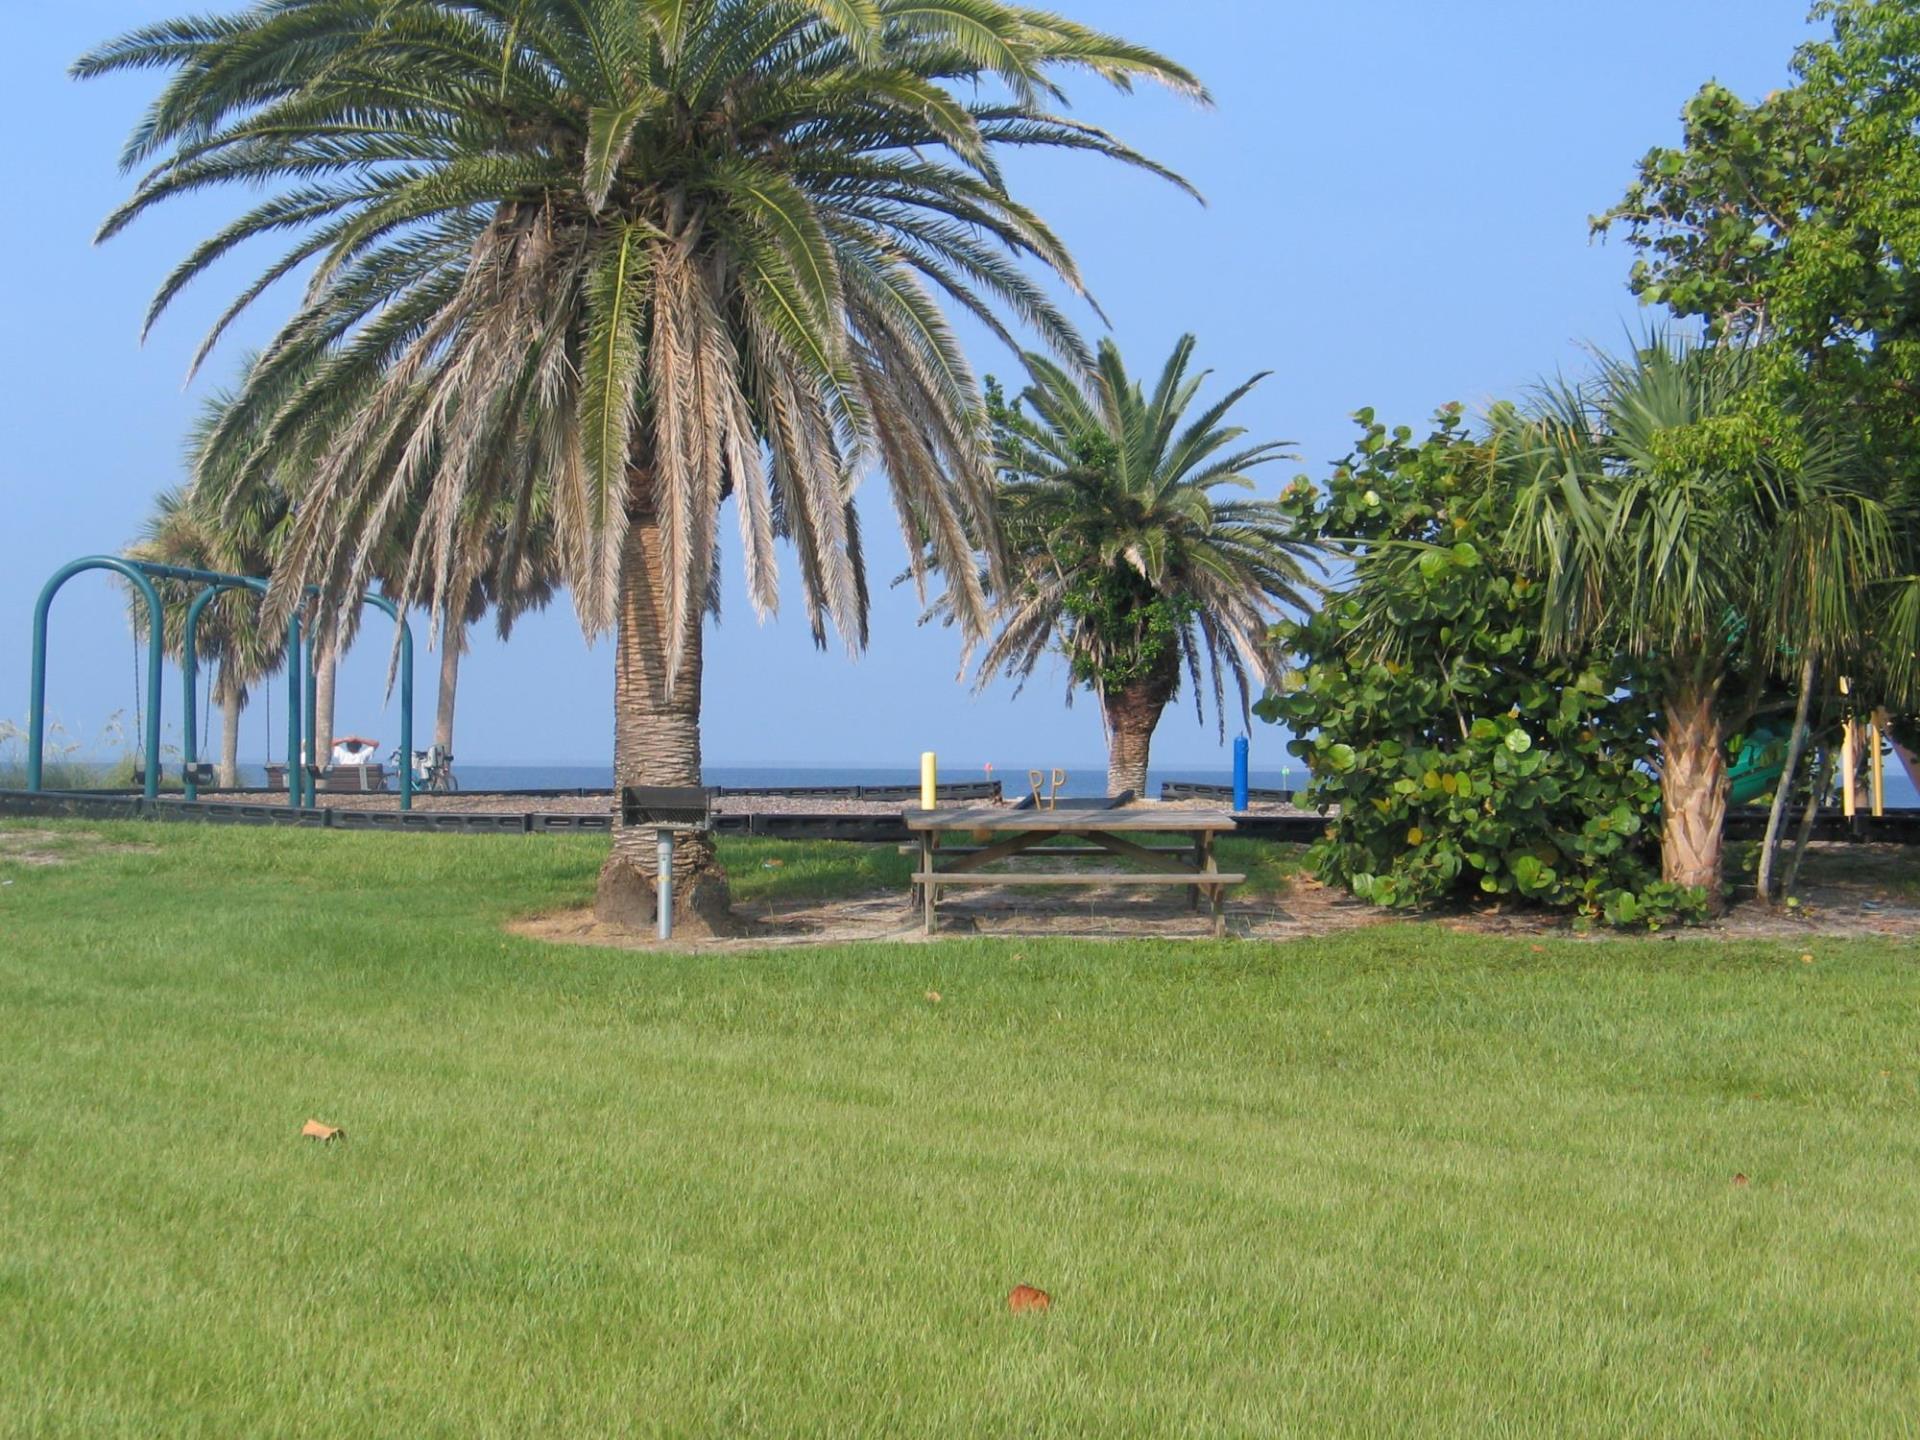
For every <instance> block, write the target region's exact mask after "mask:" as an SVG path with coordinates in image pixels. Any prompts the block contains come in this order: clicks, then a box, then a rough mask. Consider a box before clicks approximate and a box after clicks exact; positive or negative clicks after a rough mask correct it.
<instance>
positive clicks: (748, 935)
mask: <svg viewBox="0 0 1920 1440" xmlns="http://www.w3.org/2000/svg"><path fill="white" fill-rule="evenodd" d="M1816 862H1817V863H1816ZM1809 869H1810V871H1813V872H1814V875H1815V878H1814V882H1813V883H1811V884H1808V885H1805V886H1803V887H1802V899H1803V903H1802V904H1801V905H1800V906H1798V907H1797V908H1794V909H1787V908H1785V907H1768V906H1765V905H1761V904H1759V903H1758V902H1757V901H1755V900H1752V899H1751V898H1748V899H1745V900H1738V901H1737V902H1736V903H1735V904H1734V905H1733V906H1732V907H1731V908H1730V909H1729V910H1728V912H1727V913H1726V915H1725V916H1723V917H1722V918H1721V919H1720V920H1719V921H1717V922H1715V923H1714V924H1712V925H1699V926H1687V927H1681V928H1678V929H1673V930H1667V931H1663V932H1661V933H1662V938H1666V939H1672V940H1684V941H1703V940H1782V941H1794V940H1806V939H1813V938H1815V937H1824V938H1842V939H1844V938H1861V939H1867V938H1876V937H1877V938H1905V937H1915V938H1920V852H1916V851H1914V850H1910V849H1902V848H1900V847H1897V846H1865V845H1847V846H1821V847H1816V850H1815V855H1814V856H1813V857H1811V858H1810V863H1809ZM735 913H736V914H737V915H738V916H739V917H740V919H741V921H742V924H743V927H744V929H745V933H744V934H742V935H740V936H737V937H729V938H727V939H723V940H708V941H694V940H688V941H680V940H675V941H671V942H668V944H666V945H664V946H663V945H661V943H660V942H659V941H657V940H655V939H654V938H653V937H652V936H650V935H644V934H635V933H634V932H632V931H630V930H625V929H621V928H620V927H617V926H609V925H603V924H601V923H600V922H599V921H598V920H596V919H595V918H594V915H593V912H592V910H591V909H586V908H583V909H578V910H566V911H560V912H556V913H553V914H547V915H539V916H534V917H532V918H530V919H526V920H520V921H516V922H514V923H513V924H511V925H510V926H509V927H508V928H509V930H510V931H511V932H512V933H514V934H516V935H522V936H526V937H527V938H529V939H534V940H543V941H547V942H549V943H554V944H564V945H595V946H602V947H609V948H614V949H622V950H656V949H667V950H672V951H676V952H698V953H708V952H715V953H725V952H728V951H740V952H746V951H756V950H768V949H778V948H782V947H787V946H803V945H853V944H864V943H874V942H885V943H891V944H927V943H934V942H937V941H939V940H947V939H956V938H963V937H969V936H980V937H986V938H995V939H1009V940H1013V939H1044V938H1054V939H1074V940H1089V941H1113V940H1207V939H1210V938H1211V937H1212V928H1211V925H1210V922H1209V920H1208V918H1207V915H1206V913H1205V911H1204V910H1202V911H1200V912H1195V911H1193V910H1191V909H1189V908H1188V905H1187V901H1186V899H1185V897H1184V896H1181V897H1170V896H1169V895H1167V894H1166V893H1165V892H1164V891H1156V892H1152V893H1142V891H1141V890H1140V889H1139V888H1137V887H1136V888H1134V889H1128V888H1127V887H1125V886H1122V885H1113V886H1098V887H1091V886H1090V887H1087V888H1085V889H1080V888H1074V889H1071V890H1044V891H1042V890H1021V889H1008V890H982V891H968V892H964V893H961V894H956V895H954V896H953V897H952V898H951V899H949V898H946V897H942V899H941V901H940V932H939V934H938V935H936V936H934V937H932V938H931V940H930V939H929V937H928V936H926V935H925V934H924V933H923V930H922V924H921V915H920V911H919V909H918V907H916V906H913V905H911V904H910V903H909V900H908V897H907V895H906V893H905V891H903V890H891V891H885V892H878V893H875V894H871V895H863V896H857V897H853V898H849V899H840V900H833V901H804V900H795V901H776V902H768V903H762V904H755V905H741V906H739V907H737V908H736V911H735ZM1396 921H1399V922H1406V921H1412V922H1414V923H1418V924H1428V925H1437V926H1440V927H1442V928H1445V929H1447V930H1452V931H1461V932H1466V933H1469V934H1476V935H1486V936H1510V937H1519V938H1542V939H1572V938H1585V939H1588V940H1591V941H1593V942H1595V943H1604V942H1606V941H1608V940H1610V939H1616V938H1632V937H1634V936H1640V937H1642V938H1644V937H1645V936H1646V934H1647V932H1646V931H1645V930H1626V931H1616V930H1608V929H1604V928H1600V929H1594V930H1591V931H1588V932H1580V931H1577V930H1576V929H1575V928H1574V926H1573V925H1572V923H1571V922H1570V921H1569V920H1568V919H1567V918H1566V917H1564V916H1560V915H1554V914H1546V913H1542V912H1540V911H1535V910H1528V909H1524V908H1513V907H1506V906H1496V907H1489V908H1487V909H1485V910H1453V911H1434V912H1428V913H1426V914H1410V913H1408V912H1405V911H1385V910H1379V909H1376V908H1374V907H1373V906H1371V905H1365V904H1362V903H1361V902H1359V901H1357V900H1354V899H1353V898H1352V897H1350V896H1348V895H1347V894H1346V893H1345V892H1343V891H1338V890H1333V889H1330V888H1328V887H1327V886H1325V885H1322V884H1320V883H1319V882H1318V881H1316V880H1314V879H1312V878H1311V877H1310V876H1306V875H1296V876H1293V877H1291V878H1290V880H1289V882H1288V887H1287V891H1286V893H1285V894H1284V895H1281V896H1276V897H1264V896H1249V897H1244V898H1241V899H1232V898H1229V900H1228V902H1227V933H1228V935H1229V936H1230V937H1232V938H1234V939H1240V940H1264V941H1269V942H1282V941H1289V940H1309V939H1314V938H1316V937H1319V936H1326V935H1334V934H1340V933H1344V932H1347V931H1352V930H1356V929H1361V928H1363V927H1366V926H1370V925H1381V924H1389V923H1393V922H1396Z"/></svg>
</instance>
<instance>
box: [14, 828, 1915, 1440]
mask: <svg viewBox="0 0 1920 1440" xmlns="http://www.w3.org/2000/svg"><path fill="white" fill-rule="evenodd" d="M34 828H37V829H44V828H46V827H44V826H36V827H34ZM64 833H65V834H66V835H67V836H68V841H67V843H65V844H64V845H62V846H60V847H57V849H58V853H57V854H56V855H53V856H52V857H51V858H55V859H57V860H58V861H59V862H60V863H57V864H46V865H31V866H30V865H26V864H21V863H17V861H4V860H0V882H4V883H0V1434H6V1435H36V1436H38V1435H72V1436H87V1437H98V1436H140V1437H150V1436H156V1435H168V1436H172V1435H204V1436H210V1437H211V1436H220V1437H226V1436H237V1435H362V1434H364V1435H374V1434H378V1435H398V1436H409V1437H415V1436H462V1437H465V1436H491V1435H499V1436H526V1435H566V1436H576V1435H627V1434H638V1435H645V1434H662V1435H768V1436H785V1435H795V1434H831V1435H901V1434H910V1435H937V1436H972V1435H995V1434H1004V1435H1022V1436H1026V1435H1054V1434H1057V1435H1089V1436H1102V1437H1107V1436H1129V1435H1140V1436H1149V1435H1151V1436H1164V1435H1228V1434H1232V1435H1267V1434H1288V1433H1291V1434H1300V1435H1313V1436H1321V1435H1356V1436H1360V1435H1364V1436H1378V1435H1387V1434H1414V1433H1418V1434H1425V1435H1433V1434H1442V1435H1444V1434H1459V1435H1489V1434H1496V1435H1497V1434H1606V1435H1625V1434H1640V1435H1659V1436H1673V1435H1728V1436H1733V1435H1742V1436H1745V1435H1786V1434H1810V1433H1819V1434H1827V1435H1845V1436H1860V1435H1873V1434H1909V1433H1912V1432H1913V1430H1914V1429H1915V1427H1916V1424H1920V1421H1917V1420H1916V1417H1917V1416H1920V1311H1917V1308H1916V1305H1915V1302H1914V1294H1915V1285H1916V1281H1920V1184H1916V1182H1915V1176H1916V1174H1917V1173H1920V1107H1917V1104H1916V1102H1917V1100H1920V1090H1917V1089H1916V1080H1917V1078H1920V1053H1916V1036H1920V1026H1917V1025H1916V1022H1917V1021H1920V1013H1917V1010H1920V1007H1917V1006H1916V994H1917V993H1920V991H1917V989H1916V986H1917V984H1920V974H1917V973H1916V971H1917V969H1920V967H1916V964H1915V958H1916V957H1915V956H1913V955H1912V954H1911V953H1908V952H1906V951H1903V950H1902V949H1899V948H1897V947H1896V946H1894V945H1891V944H1880V943H1865V942H1850V943H1844V944H1843V943H1839V942H1817V943H1813V944H1810V945H1807V946H1804V947H1803V946H1798V945H1787V946H1782V945H1775V944H1759V943H1747V944H1719V943H1708V942H1685V943H1667V942H1659V941H1646V940H1640V941H1628V940H1604V941H1596V942H1580V941H1574V940H1567V941H1555V942H1549V943H1544V944H1537V945H1536V944H1530V943H1528V942H1527V941H1525V940H1516V941H1505V940H1498V939H1487V938H1480V937H1474V936H1468V935H1462V934H1458V933H1454V932H1451V931H1447V930H1444V929H1441V928H1438V927H1434V926H1427V927H1422V926H1413V925H1401V926H1390V927H1382V928H1378V929H1372V930H1368V931H1365V932H1362V933H1358V934H1354V935H1350V936H1346V937H1343V938H1338V939H1331V940H1327V941H1324V942H1301V943H1296V944H1293V945H1288V946H1271V945H1264V944H1256V943H1251V942H1244V941H1242V942H1228V943H1224V944H1214V943H1194V944H1181V945H1173V944H1135V945H1112V944H1097V945H1082V944H1073V943H1067V942H1038V941H1027V942H1017V941H999V942H993V941H981V940H950V941H945V942H942V943H940V944H937V945H895V946H871V947H864V948H849V949H827V950H818V951H800V950H782V951H779V952H777V953H771V954H757V955H744V956H743V955H738V954H726V955H722V956H715V955H672V956H655V955H651V954H648V953H644V952H617V953H616V952H602V951H597V950H591V949H584V948H578V947H548V946H543V945H540V944H538V943H535V942H533V941H530V940H523V939H517V938H514V937H511V936H508V935H506V934H505V933H503V931H502V929H501V923H502V922H503V921H504V920H506V919H508V918H510V917H512V916H515V915H519V914H525V913H528V912H532V911H535V910H539V909H542V908H549V907H553V906H556V905H559V904H563V903H567V902H569V901H573V900H577V899H578V898H580V897H582V896H584V895H585V894H586V893H587V891H588V888H589V886H590V882H591V880H592V876H593V873H594V870H595V868H596V866H597V864H598V860H599V847H598V846H597V845H595V844H593V843H590V842H587V841H580V840H562V839H557V838H538V837H536V838H520V837H514V838H473V837H438V836H380V835H345V834H328V833H292V832H288V833H282V832H274V831H263V830H215V829H207V828H189V827H184V826H183V827H162V826H144V827H143V826H133V825H126V826H88V827H84V828H79V829H71V830H68V831H66V832H64ZM88 836H95V837H100V838H101V839H102V840H103V841H105V842H107V843H104V844H97V845H96V844H90V843H87V840H86V838H85V837H88ZM74 837H81V838H78V839H75V838H74ZM116 846H117V847H127V846H138V847H141V848H112V847H116ZM783 855H784V856H786V857H788V859H789V860H790V861H791V862H793V863H789V864H785V865H782V866H779V867H775V868H773V869H768V868H766V867H765V865H764V861H765V860H766V859H770V858H778V857H780V856H783ZM728 858H729V859H730V861H731V862H732V863H733V864H734V865H735V867H736V868H737V869H739V871H740V873H741V875H742V889H743V890H745V889H748V888H749V887H752V886H756V885H758V886H763V887H765V886H813V887H823V888H824V887H828V886H830V885H832V884H842V883H844V884H847V885H853V884H854V881H853V880H850V879H848V878H847V876H848V874H849V873H852V872H857V871H859V870H860V869H861V868H863V867H864V868H866V869H868V870H869V871H870V872H871V873H872V874H873V875H877V876H881V877H889V876H890V877H892V878H894V879H898V874H897V873H896V871H895V869H894V868H893V866H894V860H895V859H896V858H897V857H895V856H893V854H892V852H891V850H881V851H868V852H861V851H840V850H830V849H824V848H821V847H807V848H805V849H792V850H783V851H768V850H766V849H765V847H761V848H753V847H738V848H735V849H733V850H730V852H729V856H728ZM836 867H838V868H837V869H836ZM1279 868H1281V869H1284V868H1285V866H1284V864H1281V865H1280V866H1279ZM836 875H837V876H838V877H839V878H838V879H836V878H835V877H836ZM861 883H866V882H861ZM1803 954H1811V955H1812V956H1813V963H1811V964H1806V963H1802V960H1801V956H1802V955H1803ZM930 991H937V992H938V993H939V994H940V996H941V997H942V998H941V1000H940V1001H939V1002H938V1003H934V1002H933V1001H931V1000H930V999H929V998H928V992H930ZM309 1117H318V1118H320V1119H324V1120H327V1121H330V1122H332V1123H335V1124H339V1125H343V1126H345V1127H346V1129H347V1131H348V1134H349V1139H348V1141H347V1142H346V1143H345V1144H344V1145H332V1146H322V1145H320V1144H316V1143H313V1142H310V1141H304V1140H301V1139H300V1138H298V1131H299V1128H300V1125H301V1124H302V1122H304V1121H305V1120H307V1119H308V1118H309ZM1737 1174H1738V1175H1744V1176H1746V1177H1749V1179H1748V1183H1745V1184H1736V1183H1735V1176H1736V1175H1737ZM1020 1282H1026V1283H1030V1284H1033V1285H1037V1286H1040V1287H1042V1288H1044V1289H1046V1290H1048V1291H1050V1292H1052V1294H1053V1296H1054V1298H1055V1304H1054V1308H1053V1310H1052V1312H1051V1313H1050V1314H1047V1315H1044V1316H1027V1317H1015V1316H1010V1315H1009V1314H1008V1313H1007V1312H1006V1305H1005V1296H1006V1293H1007V1291H1008V1290H1009V1289H1010V1288H1011V1287H1012V1286H1013V1285H1014V1284H1016V1283H1020Z"/></svg>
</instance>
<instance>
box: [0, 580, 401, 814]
mask: <svg viewBox="0 0 1920 1440" xmlns="http://www.w3.org/2000/svg"><path fill="white" fill-rule="evenodd" d="M92 570H106V571H110V572H112V573H113V574H116V575H118V576H120V577H121V578H122V579H123V580H125V581H126V582H127V583H128V584H129V585H131V586H133V588H134V590H135V591H137V592H138V593H139V595H140V598H141V599H142V600H143V601H145V603H146V607H147V647H146V648H147V664H146V671H147V683H146V713H145V715H144V717H143V723H142V726H141V732H142V733H141V738H140V743H141V753H142V757H143V759H144V762H145V764H144V769H143V774H142V779H141V794H142V796H143V797H144V798H145V799H146V800H149V801H152V800H157V799H158V798H159V795H160V702H161V687H162V681H163V679H164V676H165V669H166V637H165V634H164V633H163V620H164V615H163V607H162V605H161V603H160V592H159V591H158V590H156V589H155V588H154V584H153V582H154V581H155V580H173V581H181V582H185V583H187V584H194V585H199V586H201V587H202V588H201V590H200V593H199V594H197V595H195V596H194V597H193V600H192V602H191V603H190V604H189V605H188V606H187V616H186V622H185V625H184V627H183V630H182V635H181V657H180V671H181V679H182V682H183V683H182V686H181V688H182V690H183V691H184V692H185V706H184V709H183V712H182V717H183V718H182V723H181V729H180V751H181V775H182V779H183V782H184V784H185V787H186V798H187V799H189V800H196V799H198V798H199V794H200V790H199V781H198V764H199V740H200V737H199V733H198V726H197V724H196V719H197V717H196V715H195V713H194V697H195V695H196V694H197V692H198V685H199V669H200V662H199V654H198V650H197V643H198V634H199V628H200V617H201V615H202V614H203V613H204V612H205V611H206V608H207V606H208V605H209V604H211V603H212V602H213V600H214V597H215V596H218V595H223V594H226V593H227V592H229V591H233V590H251V591H253V592H254V593H255V594H257V595H261V596H264V595H265V594H266V593H267V582H266V581H265V580H263V579H261V578H260V577H258V576H256V575H223V574H220V573H218V572H217V571H212V570H192V569H187V568H184V567H182V566H179V565H160V564H156V563H154V562H152V561H147V560H130V559H128V558H126V557H125V556H121V555H87V556H82V557H81V558H80V559H78V560H72V561H69V562H68V563H67V564H65V565H63V566H61V567H60V568H59V569H58V570H56V571H54V572H53V575H52V577H51V578H50V579H49V580H48V581H47V583H46V585H45V586H43V587H42V588H41V591H40V598H39V600H38V601H36V602H35V604H34V607H33V683H32V688H31V692H30V695H29V699H28V702H27V703H28V709H27V790H28V791H29V792H30V793H34V794H38V793H40V792H41V790H42V788H43V787H42V784H41V779H42V775H43V773H44V758H45V753H46V739H47V620H48V616H49V614H50V612H51V611H52V609H53V601H54V597H55V596H56V595H58V594H59V593H60V590H61V587H62V586H64V585H65V584H66V583H67V582H68V581H69V580H71V579H73V577H74V576H76V575H81V574H85V573H87V572H88V571H92ZM309 593H310V594H318V593H319V592H318V591H317V590H316V591H309ZM361 603H362V604H365V605H371V606H373V607H374V608H375V609H377V610H382V611H385V612H386V614H387V616H388V618H389V619H391V620H392V621H393V623H394V625H395V626H396V627H397V628H398V630H399V634H400V753H401V754H402V755H403V756H405V757H406V762H407V763H405V764H403V765H401V766H400V808H401V809H402V810H411V809H412V808H413V789H414V787H413V764H412V760H413V629H412V627H411V626H410V625H408V624H407V617H406V616H405V615H404V614H403V613H402V612H401V610H400V607H399V606H397V605H396V604H394V602H393V601H392V600H389V599H388V598H387V597H386V596H384V595H374V594H369V595H365V596H363V597H362V599H361ZM302 640H303V627H302V625H301V623H300V612H299V611H298V610H297V609H296V610H295V611H294V613H293V614H292V615H291V616H289V617H288V619H287V804H288V805H290V806H293V807H296V808H311V807H312V806H313V805H314V804H315V794H316V790H317V786H316V783H315V778H314V774H313V770H312V768H311V767H310V765H308V764H305V763H302V759H303V757H306V758H308V759H311V760H315V761H317V759H318V757H308V755H307V751H308V747H309V746H310V745H311V743H312V742H313V740H314V738H315V736H316V733H317V730H318V725H317V723H316V721H317V714H316V705H315V692H316V688H317V687H316V686H315V684H314V672H315V668H316V664H317V659H318V657H317V656H315V654H314V650H313V643H312V640H311V637H306V640H305V646H304V649H303V647H302ZM303 672H304V675H305V682H306V683H305V685H304V689H303V686H302V683H301V681H302V674H303ZM303 699H304V705H303V703H302V701H303Z"/></svg>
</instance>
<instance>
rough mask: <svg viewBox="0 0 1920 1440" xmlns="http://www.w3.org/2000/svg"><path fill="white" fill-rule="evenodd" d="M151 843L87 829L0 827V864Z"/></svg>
mask: <svg viewBox="0 0 1920 1440" xmlns="http://www.w3.org/2000/svg"><path fill="white" fill-rule="evenodd" d="M153 848H154V847H153V846H151V845H132V844H128V843H126V842H125V841H117V840H116V841H109V840H107V839H105V838H104V837H103V836H100V835H96V834H94V833H93V832H92V831H88V830H46V829H23V830H12V829H7V830H0V864H13V865H30V866H35V867H42V866H49V865H66V864H69V863H71V862H72V861H75V860H82V859H85V858H86V857H87V856H88V855H101V854H116V853H117V854H127V853H142V854H144V853H151V852H152V850H153Z"/></svg>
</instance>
